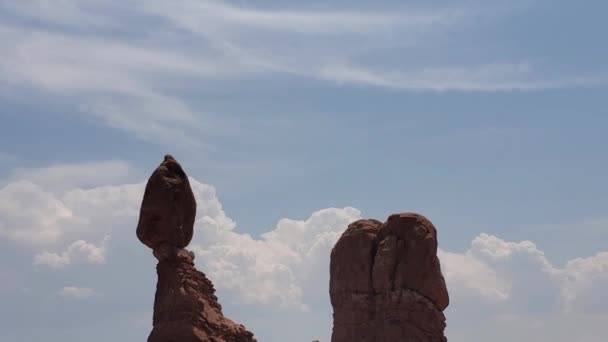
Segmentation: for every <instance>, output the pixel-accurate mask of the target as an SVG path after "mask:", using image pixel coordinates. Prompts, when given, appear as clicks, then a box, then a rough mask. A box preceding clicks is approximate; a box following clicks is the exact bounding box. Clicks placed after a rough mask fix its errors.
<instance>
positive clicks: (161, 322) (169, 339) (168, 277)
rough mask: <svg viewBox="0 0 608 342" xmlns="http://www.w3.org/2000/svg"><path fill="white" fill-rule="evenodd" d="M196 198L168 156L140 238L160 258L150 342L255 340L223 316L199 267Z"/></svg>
mask: <svg viewBox="0 0 608 342" xmlns="http://www.w3.org/2000/svg"><path fill="white" fill-rule="evenodd" d="M195 216H196V200H195V198H194V194H193V193H192V189H191V188H190V183H189V181H188V177H187V175H186V173H185V172H184V170H183V169H182V167H181V166H180V165H179V163H178V162H177V161H176V160H175V159H174V158H173V157H172V156H170V155H166V156H165V158H164V160H163V162H162V163H161V164H160V166H159V167H158V168H157V169H156V170H155V171H154V172H153V173H152V175H151V176H150V179H149V180H148V184H147V185H146V190H145V192H144V197H143V201H142V205H141V210H140V216H139V222H138V224H137V237H138V238H139V240H140V241H141V242H142V243H143V244H145V245H146V246H148V247H150V248H151V249H152V251H153V254H154V256H155V257H156V258H157V259H158V264H157V266H156V272H157V274H158V282H157V284H156V295H155V297H154V316H153V320H152V323H153V329H152V332H151V333H150V336H149V337H148V342H203V341H205V342H255V341H256V340H255V338H253V334H252V333H251V332H249V331H247V329H246V328H245V327H244V326H243V325H241V324H237V323H235V322H233V321H231V320H230V319H228V318H226V317H224V315H223V313H222V307H221V305H220V304H219V302H218V299H217V297H216V296H215V288H214V287H213V283H211V281H210V280H209V279H207V277H206V276H205V274H204V273H202V272H199V271H197V270H196V268H195V267H194V253H192V252H190V251H188V250H186V249H185V247H186V246H187V245H188V244H189V243H190V241H191V240H192V235H193V229H194V218H195Z"/></svg>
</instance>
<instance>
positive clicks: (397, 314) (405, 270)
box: [330, 213, 449, 342]
mask: <svg viewBox="0 0 608 342" xmlns="http://www.w3.org/2000/svg"><path fill="white" fill-rule="evenodd" d="M330 297H331V304H332V306H333V308H334V328H333V333H332V342H347V341H349V342H350V341H359V342H397V341H408V342H445V341H447V339H446V338H445V336H444V329H445V316H444V315H443V310H445V308H447V306H448V304H449V296H448V292H447V288H446V285H445V281H444V278H443V275H442V273H441V267H440V264H439V259H438V258H437V230H436V229H435V227H434V226H433V224H432V223H431V222H430V221H429V220H428V219H426V218H425V217H424V216H422V215H419V214H415V213H403V214H395V215H391V216H390V217H389V218H388V220H387V221H386V222H385V223H382V222H380V221H377V220H359V221H356V222H353V223H352V224H350V225H349V226H348V228H347V229H346V231H345V232H344V233H343V234H342V237H340V239H339V240H338V242H337V243H336V245H335V246H334V248H333V250H332V252H331V264H330Z"/></svg>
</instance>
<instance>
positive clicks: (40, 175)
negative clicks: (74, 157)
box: [10, 160, 133, 191]
mask: <svg viewBox="0 0 608 342" xmlns="http://www.w3.org/2000/svg"><path fill="white" fill-rule="evenodd" d="M131 173H133V168H132V167H131V165H130V164H129V163H127V162H124V161H118V160H109V161H100V162H81V163H69V164H61V165H53V166H49V167H42V168H17V169H15V170H14V171H13V172H12V175H11V177H10V180H12V181H15V180H24V181H29V182H32V183H35V184H37V185H39V186H41V187H43V188H44V189H45V190H50V191H59V190H65V189H73V188H76V187H85V188H86V187H90V186H94V185H98V184H115V183H119V182H124V181H126V180H128V177H129V176H130V174H131Z"/></svg>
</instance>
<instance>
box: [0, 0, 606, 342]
mask: <svg viewBox="0 0 608 342" xmlns="http://www.w3.org/2000/svg"><path fill="white" fill-rule="evenodd" d="M607 10H608V4H606V3H605V2H604V1H586V2H584V3H582V2H566V1H543V0H536V1H534V0H515V1H509V2H502V1H495V0H490V1H487V0H486V1H474V0H471V1H458V2H454V1H436V2H433V3H432V4H428V2H424V1H375V2H364V1H329V2H327V1H326V2H321V1H309V2H306V4H303V3H299V2H285V1H282V2H278V1H255V2H253V1H219V0H179V1H173V2H163V1H157V0H153V1H150V0H148V1H143V0H126V1H120V2H118V1H115V2H108V1H100V0H62V1H43V0H32V1H22V2H15V1H9V0H0V108H1V110H0V122H1V124H0V250H1V252H0V256H1V257H2V259H3V260H5V262H3V263H2V265H1V266H0V275H1V277H2V279H3V284H2V285H0V299H2V302H3V303H8V304H9V305H3V307H2V308H0V340H3V341H4V340H6V341H34V340H38V339H40V338H41V337H44V338H45V339H46V340H47V341H81V340H83V339H84V338H85V337H86V339H87V340H89V341H97V340H99V341H102V340H104V341H105V340H108V339H112V340H116V341H131V340H142V339H144V338H145V337H146V336H147V334H148V333H149V331H150V323H151V307H152V301H153V294H154V286H155V273H154V259H153V257H152V256H151V253H150V252H149V251H148V250H147V249H146V248H145V247H144V246H143V245H141V244H140V243H139V242H138V241H137V240H136V239H135V234H134V231H135V224H136V219H137V209H138V206H139V203H140V200H141V191H142V189H143V182H144V181H145V180H146V178H147V177H148V175H149V173H150V172H151V171H152V170H153V169H154V168H155V167H156V166H157V164H158V163H159V162H160V161H161V159H162V156H163V155H164V154H165V153H171V154H173V155H174V156H175V157H176V158H177V159H178V160H180V162H181V163H182V164H183V166H184V167H185V169H186V171H187V172H188V173H189V175H190V176H191V177H192V178H193V179H194V180H195V182H194V184H196V186H195V190H196V193H197V196H198V198H199V214H198V223H197V232H196V233H195V236H196V237H195V241H194V242H193V244H192V249H193V250H194V251H195V252H196V253H197V255H199V257H198V258H197V262H198V263H197V265H198V267H199V268H200V269H201V270H202V271H204V272H205V273H206V274H207V275H208V276H209V277H210V278H211V279H212V280H213V281H214V282H215V284H216V287H217V288H218V291H219V296H220V300H221V301H222V304H223V305H224V307H225V311H226V313H227V314H228V315H230V316H232V317H234V318H235V319H237V320H239V321H240V322H242V323H244V324H245V325H247V326H248V327H249V328H250V329H251V330H252V331H254V332H255V333H256V335H258V336H259V337H260V340H261V341H271V342H272V341H284V340H292V341H311V340H313V339H315V338H318V339H320V340H322V341H328V336H329V333H330V329H331V316H330V314H331V308H330V306H329V298H328V296H327V268H328V262H329V260H328V255H329V250H330V249H331V246H332V245H333V243H334V242H335V239H337V237H339V234H340V233H341V232H342V230H343V229H344V228H345V227H346V225H347V224H348V223H349V222H351V221H352V220H355V219H357V218H359V217H375V218H378V219H384V218H386V217H387V216H388V215H389V214H390V213H393V212H398V211H420V212H422V213H424V214H425V215H427V216H428V217H429V218H430V219H431V220H432V221H433V222H434V223H435V225H436V226H437V227H438V231H439V243H440V248H441V253H440V258H441V260H442V265H443V268H444V272H445V273H446V277H447V280H448V286H449V289H450V292H451V295H452V305H451V307H450V308H449V309H448V312H447V317H448V337H449V338H450V341H456V342H458V341H462V342H470V341H484V340H486V339H487V338H490V337H491V338H492V339H494V340H496V341H512V340H515V339H521V340H539V341H564V342H566V341H567V342H571V341H580V342H593V341H603V339H602V336H601V333H602V322H604V324H605V322H606V319H608V310H607V309H606V308H608V301H607V299H608V298H607V297H606V295H605V293H604V290H603V289H605V287H606V286H607V285H608V253H607V252H608V250H607V249H606V241H608V214H607V213H606V203H608V185H607V184H608V183H606V181H605V177H606V174H607V171H608V170H607V169H608V157H607V156H606V152H605V150H606V146H608V138H606V134H605V131H606V130H607V129H608V113H607V109H606V108H607V107H606V95H607V94H608V62H606V61H608V58H607V57H608V47H607V46H606V44H603V41H604V40H605V37H604V36H605V32H606V30H607V29H608V27H606V26H607V24H606V23H605V18H604V17H605V15H604V14H605V13H606V11H607ZM277 324H278V325H279V326H278V327H277ZM480 325H483V327H480ZM26 326H29V327H30V328H29V329H25V330H24V327H26ZM32 326H33V327H32ZM474 329H476V330H474ZM495 335H500V336H499V337H497V336H495ZM486 336H487V337H486ZM501 339H502V340H501Z"/></svg>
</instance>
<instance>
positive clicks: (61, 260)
mask: <svg viewBox="0 0 608 342" xmlns="http://www.w3.org/2000/svg"><path fill="white" fill-rule="evenodd" d="M109 240H110V236H109V235H108V236H106V237H104V239H103V241H102V242H101V244H100V245H99V246H96V245H94V244H91V243H88V242H86V241H84V240H78V241H74V242H73V243H72V244H70V245H69V246H68V247H67V248H66V249H65V251H63V252H61V253H51V252H47V251H44V252H42V253H38V254H36V255H35V256H34V265H46V266H50V267H54V268H61V267H64V266H67V265H70V264H74V263H80V262H86V263H91V264H103V263H104V261H105V254H106V243H107V242H108V241H109Z"/></svg>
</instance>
